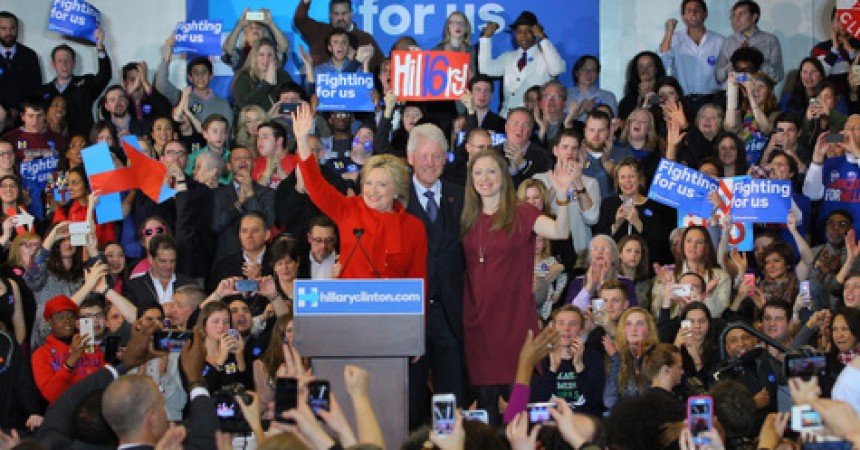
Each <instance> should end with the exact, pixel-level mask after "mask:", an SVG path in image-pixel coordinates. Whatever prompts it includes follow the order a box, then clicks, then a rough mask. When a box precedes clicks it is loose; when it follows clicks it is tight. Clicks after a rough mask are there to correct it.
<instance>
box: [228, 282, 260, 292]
mask: <svg viewBox="0 0 860 450" xmlns="http://www.w3.org/2000/svg"><path fill="white" fill-rule="evenodd" d="M233 289H236V290H237V291H239V292H255V291H257V290H259V289H260V282H259V281H257V280H236V283H235V284H234V285H233Z"/></svg>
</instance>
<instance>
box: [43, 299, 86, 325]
mask: <svg viewBox="0 0 860 450" xmlns="http://www.w3.org/2000/svg"><path fill="white" fill-rule="evenodd" d="M60 311H74V312H75V314H77V313H78V305H77V304H76V303H75V302H73V301H72V299H70V298H69V297H66V296H65V295H58V296H56V297H54V298H52V299H50V300H48V304H47V305H45V312H44V313H43V314H42V317H44V318H45V320H48V319H50V318H51V316H53V315H54V314H56V313H58V312H60Z"/></svg>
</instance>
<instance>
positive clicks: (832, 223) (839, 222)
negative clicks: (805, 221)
mask: <svg viewBox="0 0 860 450" xmlns="http://www.w3.org/2000/svg"><path fill="white" fill-rule="evenodd" d="M850 225H851V224H849V223H848V221H847V220H828V221H827V226H828V227H842V228H846V227H848V226H850Z"/></svg>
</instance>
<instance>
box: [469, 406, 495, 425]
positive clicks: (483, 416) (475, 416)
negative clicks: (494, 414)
mask: <svg viewBox="0 0 860 450" xmlns="http://www.w3.org/2000/svg"><path fill="white" fill-rule="evenodd" d="M463 418H464V419H466V420H474V421H476V422H483V423H485V424H487V425H489V424H490V419H489V417H488V416H487V410H486V409H467V410H465V411H463Z"/></svg>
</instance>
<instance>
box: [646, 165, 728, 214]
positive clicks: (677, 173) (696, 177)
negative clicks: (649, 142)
mask: <svg viewBox="0 0 860 450" xmlns="http://www.w3.org/2000/svg"><path fill="white" fill-rule="evenodd" d="M719 186H720V183H719V182H718V181H717V180H716V179H714V178H711V177H709V176H707V175H705V174H703V173H702V172H699V171H698V170H695V169H691V168H689V167H687V166H685V165H683V164H678V163H676V162H674V161H670V160H668V159H665V158H663V159H661V160H660V164H659V165H658V166H657V172H656V173H655V174H654V180H653V181H652V182H651V189H650V190H648V198H650V199H651V200H654V201H656V202H660V203H662V204H664V205H666V206H671V207H673V208H675V209H683V210H684V211H685V212H688V213H692V214H694V215H697V216H701V217H711V214H712V213H713V212H714V205H712V204H711V203H709V202H708V193H709V192H711V191H716V190H717V188H718V187H719Z"/></svg>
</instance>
